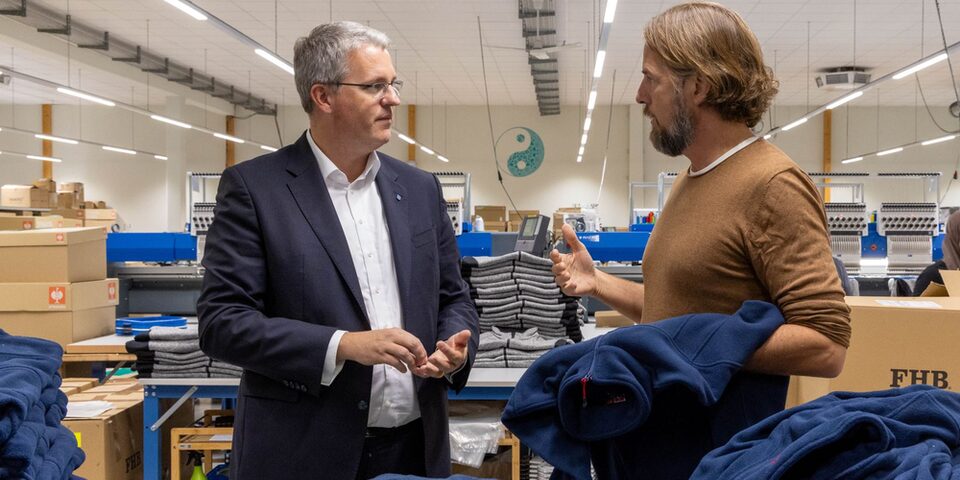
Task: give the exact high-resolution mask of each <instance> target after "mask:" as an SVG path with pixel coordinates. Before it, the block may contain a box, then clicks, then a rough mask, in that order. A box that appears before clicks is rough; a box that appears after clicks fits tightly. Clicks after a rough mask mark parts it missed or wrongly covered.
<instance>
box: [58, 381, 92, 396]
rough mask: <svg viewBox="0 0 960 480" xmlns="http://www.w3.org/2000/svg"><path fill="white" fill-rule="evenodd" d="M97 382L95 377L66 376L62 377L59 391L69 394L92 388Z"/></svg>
mask: <svg viewBox="0 0 960 480" xmlns="http://www.w3.org/2000/svg"><path fill="white" fill-rule="evenodd" d="M98 383H99V382H98V381H97V379H96V378H86V377H68V378H64V379H63V382H62V383H61V384H60V391H61V392H63V393H64V394H65V395H67V396H70V395H73V394H76V393H80V392H82V391H84V390H88V389H90V388H93V387H95V386H97V384H98Z"/></svg>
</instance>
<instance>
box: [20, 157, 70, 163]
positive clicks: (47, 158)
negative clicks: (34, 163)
mask: <svg viewBox="0 0 960 480" xmlns="http://www.w3.org/2000/svg"><path fill="white" fill-rule="evenodd" d="M27 158H29V159H30V160H43V161H44V162H57V163H59V162H61V161H62V160H60V159H59V158H53V157H43V156H40V155H27Z"/></svg>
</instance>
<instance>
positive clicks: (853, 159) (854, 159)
mask: <svg viewBox="0 0 960 480" xmlns="http://www.w3.org/2000/svg"><path fill="white" fill-rule="evenodd" d="M860 160H863V157H853V158H848V159H846V160H841V161H840V163H844V164H846V163H857V162H859V161H860Z"/></svg>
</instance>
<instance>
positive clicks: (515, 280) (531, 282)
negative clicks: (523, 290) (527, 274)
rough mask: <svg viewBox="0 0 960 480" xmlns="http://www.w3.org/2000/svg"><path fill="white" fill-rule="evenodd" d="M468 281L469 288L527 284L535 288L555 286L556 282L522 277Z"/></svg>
mask: <svg viewBox="0 0 960 480" xmlns="http://www.w3.org/2000/svg"><path fill="white" fill-rule="evenodd" d="M469 283H470V288H497V287H509V286H511V285H527V286H530V287H537V288H557V282H554V281H549V282H540V281H534V280H527V279H522V278H510V279H507V280H498V281H491V282H488V281H481V282H474V281H471V282H469Z"/></svg>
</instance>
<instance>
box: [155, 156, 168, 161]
mask: <svg viewBox="0 0 960 480" xmlns="http://www.w3.org/2000/svg"><path fill="white" fill-rule="evenodd" d="M153 158H156V159H157V160H167V157H165V156H163V155H154V156H153Z"/></svg>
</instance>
